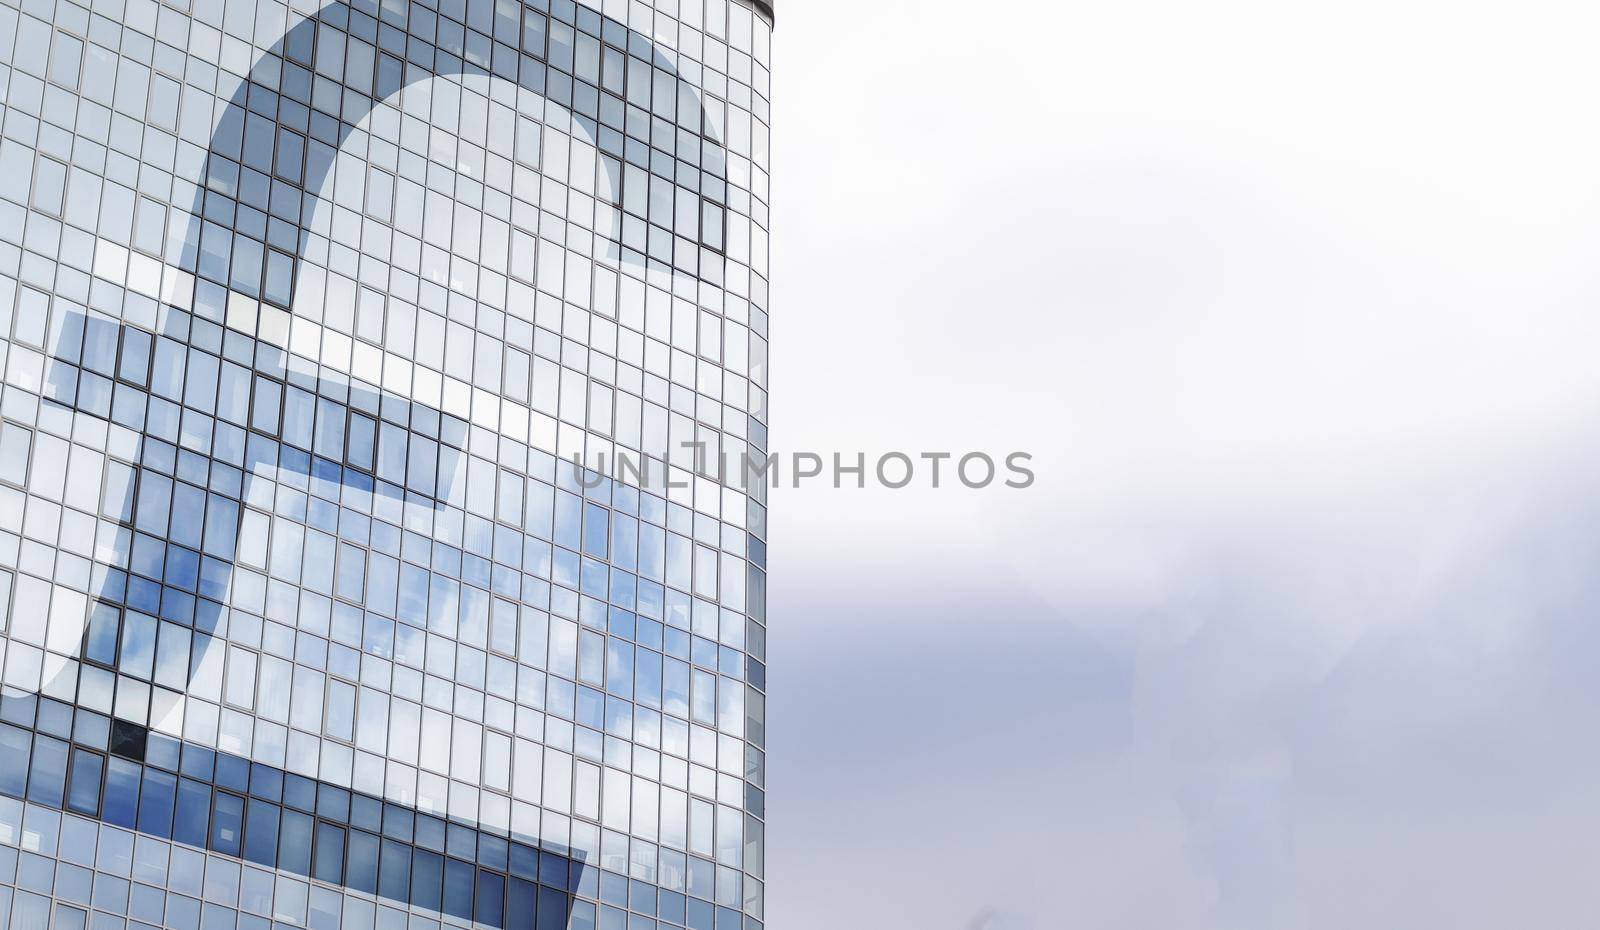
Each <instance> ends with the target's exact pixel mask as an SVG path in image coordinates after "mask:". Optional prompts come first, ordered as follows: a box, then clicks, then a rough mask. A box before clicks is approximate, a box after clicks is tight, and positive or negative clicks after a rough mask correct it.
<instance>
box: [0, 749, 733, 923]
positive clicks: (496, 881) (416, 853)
mask: <svg viewBox="0 0 1600 930" xmlns="http://www.w3.org/2000/svg"><path fill="white" fill-rule="evenodd" d="M100 742H101V743H104V742H106V740H105V739H103V738H102V739H101V740H100ZM109 742H110V744H111V745H110V748H111V752H110V754H105V753H101V752H96V751H93V750H91V749H88V748H85V747H84V746H82V745H80V744H77V743H72V742H68V741H66V740H59V739H54V738H52V737H48V736H45V735H44V734H30V733H29V732H27V731H25V730H21V729H17V728H15V727H12V726H10V725H6V724H0V751H4V752H6V753H7V756H8V758H13V759H16V760H18V765H17V766H16V767H15V768H14V769H11V770H8V771H6V772H3V773H0V794H3V795H10V796H13V797H17V798H26V799H27V800H28V801H30V802H33V803H35V804H39V805H42V806H45V807H49V808H53V809H58V810H65V811H69V812H72V813H77V814H82V815H85V816H89V817H93V818H95V819H98V820H101V821H103V822H105V823H109V824H112V825H114V826H120V827H124V828H127V829H132V830H137V831H139V832H140V833H143V834H146V835H148V836H153V837H159V838H162V839H172V840H175V841H177V842H179V843H183V844H186V845H189V846H194V847H197V848H202V849H210V850H213V851H215V852H218V853H221V854H223V855H227V856H232V857H236V858H242V859H244V860H245V861H248V862H253V863H257V864H260V865H264V866H267V867H270V868H277V869H281V870H284V871H287V872H291V873H293V874H297V875H304V876H308V877H311V878H315V879H317V880H319V881H322V882H326V883H329V884H333V885H340V886H344V887H348V888H351V889H354V890H357V891H361V892H365V893H368V894H373V895H377V896H379V897H383V898H388V899H391V900H397V901H403V902H408V903H410V904H412V905H414V906H417V907H421V908H424V909H427V910H431V911H440V912H443V913H445V914H449V915H452V916H457V917H461V918H463V919H476V920H478V921H479V922H482V923H488V924H491V925H494V926H502V924H501V923H498V922H497V920H503V919H504V916H505V914H504V911H501V910H497V909H496V908H498V907H499V906H501V905H502V904H503V902H504V900H505V897H504V896H505V893H506V892H507V891H508V888H509V887H510V886H508V885H507V883H506V880H507V878H508V877H509V878H511V879H512V880H518V879H520V880H523V881H525V882H529V883H531V882H534V881H538V882H540V883H542V884H543V885H545V886H546V891H547V892H561V893H563V895H565V894H567V893H576V894H578V895H581V896H583V897H587V898H596V897H598V898H600V899H601V900H602V901H610V902H617V901H618V899H619V898H620V903H621V904H622V905H623V906H627V905H628V902H629V895H628V890H627V888H628V884H627V881H626V880H625V879H623V877H622V874H618V873H612V872H602V871H601V870H600V868H599V865H600V863H599V862H598V861H596V862H591V863H589V864H588V867H586V866H585V862H584V860H583V858H581V855H580V858H577V859H572V858H569V857H567V856H565V855H560V854H557V853H553V852H549V851H540V850H538V849H536V848H534V847H532V846H529V845H527V844H525V843H522V842H518V841H515V840H509V839H507V838H505V837H502V836H497V835H495V834H491V833H485V832H482V831H479V830H474V829H472V828H470V827H467V826H464V825H462V824H458V823H451V822H447V821H444V820H441V819H439V818H437V817H433V816H431V815H428V814H423V813H420V812H415V811H412V810H409V809H407V808H405V807H403V806H400V805H396V804H393V803H385V802H382V801H379V800H377V799H375V798H371V797H368V796H365V795H361V794H356V793H351V792H349V791H345V790H343V789H340V788H337V787H334V786H332V785H328V784H319V783H317V782H314V781H311V780H309V779H305V778H302V777H300V776H296V775H293V774H290V773H284V772H281V771H278V770H275V769H272V768H270V767H267V766H263V765H260V764H254V765H252V764H250V763H248V762H246V761H245V760H243V759H240V758H238V757H236V756H230V755H227V754H216V753H211V752H209V751H206V750H202V749H199V748H198V747H194V746H187V745H185V746H182V747H181V762H180V747H179V744H177V743H175V742H173V741H171V740H168V739H166V738H164V737H160V736H159V735H156V734H148V733H146V732H145V731H143V730H142V728H137V727H133V726H132V725H128V724H124V723H121V722H117V723H114V724H113V726H112V731H111V734H110V737H109ZM146 755H149V756H150V757H151V759H150V760H149V761H147V762H145V764H141V762H140V760H141V759H142V758H144V757H145V756H146ZM157 757H159V758H160V759H161V760H163V761H161V762H157V761H156V758H157ZM624 849H625V846H624ZM638 852H639V848H638V847H637V846H636V848H635V850H634V852H632V853H624V854H623V855H621V856H620V857H619V856H616V855H612V856H608V857H607V859H608V863H607V865H608V868H610V867H615V868H617V869H620V870H621V872H622V873H626V872H628V871H630V870H636V869H637V867H638V863H639V861H640V860H639V856H638ZM630 863H632V865H631V866H630ZM658 864H659V867H660V871H659V873H657V870H656V866H657V865H658ZM646 874H647V876H648V880H649V881H651V882H654V883H656V884H659V885H660V886H661V887H662V889H663V890H662V891H661V898H660V899H659V905H660V906H659V907H658V902H657V900H656V899H654V897H653V896H647V895H645V894H643V893H642V889H639V890H636V891H635V893H634V894H633V896H632V897H633V906H634V909H635V910H638V911H641V912H643V913H648V914H650V915H652V916H655V915H657V914H658V913H659V916H661V917H662V918H665V919H671V920H674V921H675V922H679V923H681V922H683V921H684V919H685V917H684V911H683V908H684V906H685V898H686V897H687V899H688V907H690V908H692V909H697V910H699V911H701V912H702V913H705V914H709V913H710V904H711V901H713V900H717V901H724V902H725V903H732V902H736V901H737V899H738V898H739V897H740V895H741V893H740V891H739V888H738V887H737V886H738V880H737V875H736V873H734V872H732V871H730V870H727V869H716V868H715V867H714V866H713V864H712V863H710V862H708V861H706V860H702V859H697V858H695V857H693V856H690V857H687V858H685V857H684V856H683V855H682V854H681V853H672V852H670V851H667V850H661V851H660V859H659V863H657V862H651V863H650V866H649V869H648V870H647V873H646ZM635 877H636V878H637V877H638V876H637V875H636V876H635ZM619 880H621V883H620V885H619V884H618V883H619ZM636 884H637V883H636ZM619 888H620V894H619ZM523 890H524V891H526V890H527V889H523ZM696 898H699V899H700V900H699V901H698V902H697V901H696V900H695V899H696ZM557 903H560V904H561V906H562V907H563V908H569V907H570V904H571V899H570V897H568V898H564V899H560V900H558V899H556V898H555V897H552V898H551V901H550V905H549V906H555V905H556V904H557ZM647 903H648V907H647V906H646V904H647ZM485 904H487V907H485ZM512 925H514V926H525V924H521V923H514V924H512ZM560 926H564V924H561V925H560Z"/></svg>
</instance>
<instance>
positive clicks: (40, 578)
mask: <svg viewBox="0 0 1600 930" xmlns="http://www.w3.org/2000/svg"><path fill="white" fill-rule="evenodd" d="M771 13H772V11H771V8H770V7H769V6H767V5H765V4H763V3H759V2H757V3H756V4H755V5H749V4H747V3H745V2H744V0H583V2H577V3H575V2H573V0H526V2H524V0H331V2H329V0H288V2H287V3H285V2H282V0H160V2H158V0H81V2H74V0H0V371H3V373H4V377H3V385H0V421H3V422H0V680H3V689H0V930H42V928H47V927H54V928H73V930H79V928H93V930H136V928H152V927H166V928H174V930H268V928H278V927H310V928H317V930H324V928H343V930H391V928H392V930H399V928H408V930H420V928H428V930H433V928H440V927H445V926H460V927H470V926H476V927H494V928H538V930H546V928H562V927H568V926H571V927H578V928H600V930H657V928H661V930H666V928H676V927H689V928H694V930H732V928H738V930H759V928H761V927H762V925H763V923H762V922H763V918H764V910H763V908H764V905H763V900H764V885H763V880H764V877H765V876H764V866H763V839H764V826H763V824H764V818H765V804H764V791H763V789H764V784H765V757H764V748H765V690H766V671H765V659H766V655H765V642H766V633H765V630H766V627H765V621H766V617H765V610H764V607H765V587H766V586H765V581H764V579H765V571H766V543H765V537H766V518H765V512H766V511H765V494H764V492H763V490H762V488H761V487H760V486H753V487H748V488H746V487H744V486H743V484H744V483H743V482H741V481H739V480H737V479H733V478H729V479H727V480H723V479H722V478H721V477H719V475H720V474H722V472H721V471H720V470H719V469H717V468H715V467H706V465H707V462H714V461H717V460H718V459H721V458H724V457H726V459H728V460H730V461H735V462H738V461H742V460H744V459H746V458H748V459H750V460H752V461H755V462H760V461H762V460H763V457H764V455H765V452H766V425H765V424H766V419H767V411H766V387H767V364H766V357H767V352H766V337H767V307H768V288H767V274H768V265H767V226H768V151H769V148H768V124H769V112H768V99H769V94H770V87H769V70H768V69H769V66H770V36H771V27H772V23H771ZM578 462H581V463H582V464H581V465H580V464H575V463H578ZM732 471H738V469H733V470H732Z"/></svg>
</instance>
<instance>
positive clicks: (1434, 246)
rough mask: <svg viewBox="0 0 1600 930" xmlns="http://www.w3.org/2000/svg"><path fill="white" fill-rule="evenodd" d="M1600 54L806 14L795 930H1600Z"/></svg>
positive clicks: (789, 430)
mask: <svg viewBox="0 0 1600 930" xmlns="http://www.w3.org/2000/svg"><path fill="white" fill-rule="evenodd" d="M1597 26H1600V10H1596V9H1594V8H1593V7H1592V6H1589V5H1583V4H1577V3H1566V4H1562V3H1546V2H1538V0H1535V2H1525V3H1518V4H1511V3H1472V2H1466V3H1463V2H1448V3H1447V2H1436V3H1422V2H1405V0H1400V2H1395V0H1384V2H1376V0H1374V2H1368V0H1355V2H1351V3H1344V4H1338V5H1334V6H1327V5H1323V6H1314V5H1307V4H1285V3H1282V2H1257V3H1252V2H1244V0H1219V2H1213V3H1203V4H1196V3H1180V2H1147V0H1134V2H1128V3H1104V2H1094V3H1090V2H1076V0H1072V2H1050V3H1008V4H972V3H961V4H950V3H944V4H941V3H929V2H920V3H911V2H899V0H896V2H883V0H872V2H867V3H861V2H855V3H844V2H838V0H780V9H779V11H778V28H777V32H776V38H775V43H774V45H775V57H776V59H777V60H776V64H775V79H774V94H775V104H774V115H775V127H774V136H773V138H774V163H775V168H774V183H773V190H774V197H775V209H774V235H773V240H772V244H773V253H774V262H773V265H774V276H775V283H774V292H773V293H774V295H775V296H774V311H773V325H772V331H773V352H772V360H773V361H772V366H773V372H774V375H773V390H772V412H773V424H774V425H773V430H772V442H773V446H774V448H776V449H780V450H807V451H809V450H816V451H823V452H831V451H833V450H839V451H843V452H847V453H853V452H855V451H857V450H864V451H867V452H881V451H886V450H892V449H898V450H904V451H910V452H916V451H955V452H962V451H967V450H974V449H976V450H985V451H989V452H991V453H997V454H1004V453H1005V452H1009V451H1012V450H1018V449H1021V450H1026V451H1029V452H1032V453H1033V454H1034V456H1035V462H1034V464H1035V469H1036V471H1037V472H1038V475H1039V480H1038V483H1037V484H1036V485H1035V486H1034V487H1032V488H1030V489H1027V490H1025V491H1011V490H1005V489H998V488H997V489H991V490H988V491H984V492H969V491H964V490H962V489H959V488H949V487H946V488H942V489H940V490H939V491H937V492H934V491H929V490H921V491H918V490H912V489H908V490H904V491H882V490H879V491H848V490H844V491H836V490H831V489H825V488H820V487H817V488H809V489H803V490H799V491H794V490H790V491H787V492H780V493H779V494H778V495H777V496H776V497H775V500H774V506H773V519H772V538H773V541H772V546H771V552H772V556H771V564H772V567H773V575H772V597H771V607H770V611H769V614H770V617H771V629H772V635H771V655H772V675H771V683H772V699H771V725H770V732H771V734H772V740H771V746H772V749H771V765H770V771H771V779H770V786H771V792H770V794H771V801H770V806H769V809H770V811H771V827H770V829H769V834H768V835H769V842H770V852H769V878H770V897H769V902H768V915H769V920H768V926H769V927H771V928H772V930H810V928H817V927H830V928H871V930H899V928H908V930H909V928H917V930H925V928H943V927H950V928H957V930H976V928H984V930H1055V928H1061V927H1073V928H1103V927H1105V928H1109V927H1116V928H1130V930H1131V928H1140V930H1142V928H1150V930H1170V928H1172V927H1176V926H1181V927H1185V928H1207V927H1217V928H1228V930H1240V928H1257V927H1270V928H1274V930H1276V928H1297V927H1319V928H1321V927H1327V928H1338V930H1344V928H1348V927H1364V926H1422V927H1452V928H1475V927H1484V928H1503V927H1506V926H1511V925H1522V926H1537V925H1540V924H1557V925H1565V926H1572V925H1579V924H1585V923H1593V922H1594V921H1595V920H1596V919H1597V918H1600V892H1596V891H1595V890H1594V888H1595V887H1596V886H1595V884H1594V882H1593V881H1592V877H1591V876H1592V872H1593V868H1594V865H1595V863H1596V861H1597V858H1600V794H1597V793H1596V792H1595V790H1594V787H1593V786H1594V785H1595V784H1596V779H1597V777H1600V749H1597V746H1596V744H1595V741H1594V739H1593V735H1592V734H1593V730H1594V724H1595V721H1596V719H1597V716H1596V715H1597V713H1600V683H1597V681H1596V676H1595V674H1594V669H1595V667H1596V660H1597V659H1600V626H1597V624H1596V619H1597V617H1600V609H1597V608H1600V581H1597V580H1596V572H1595V569H1594V566H1595V565H1596V564H1600V522H1597V519H1596V518H1597V517H1600V490H1597V488H1596V482H1595V479H1594V475H1595V474H1596V472H1597V469H1600V423H1597V422H1596V420H1595V418H1594V416H1593V411H1594V410H1595V409H1596V405H1597V402H1600V365H1596V364H1595V363H1594V361H1593V358H1594V356H1595V354H1596V351H1597V348H1600V312H1597V311H1600V261H1597V260H1596V259H1597V258H1600V222H1597V220H1596V217H1597V209H1596V208H1597V205H1600V203H1597V202H1600V172H1597V171H1596V169H1595V166H1596V165H1600V121H1597V120H1596V119H1595V117H1594V114H1595V113H1597V112H1600V58H1597V57H1596V56H1595V55H1594V54H1593V50H1592V45H1593V36H1594V35H1595V34H1596V32H1597Z"/></svg>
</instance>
